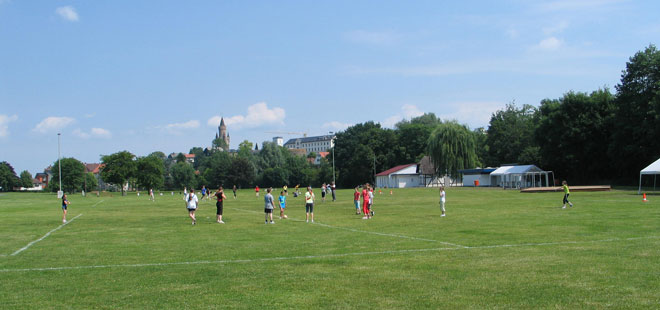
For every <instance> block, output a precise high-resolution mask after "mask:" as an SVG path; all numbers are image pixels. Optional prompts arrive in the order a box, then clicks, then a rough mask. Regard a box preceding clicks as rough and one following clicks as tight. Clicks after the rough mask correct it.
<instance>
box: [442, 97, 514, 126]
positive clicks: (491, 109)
mask: <svg viewBox="0 0 660 310" xmlns="http://www.w3.org/2000/svg"><path fill="white" fill-rule="evenodd" d="M505 105H506V103H505V102H496V101H468V102H455V103H451V104H450V105H449V106H450V108H449V109H445V110H452V108H453V111H452V112H450V113H442V114H439V115H438V117H439V118H441V119H444V120H456V121H458V122H459V123H460V124H467V125H468V126H470V128H472V129H474V128H477V127H487V126H488V123H489V122H490V117H491V116H492V114H493V113H495V112H496V111H497V110H498V109H502V107H504V106H505Z"/></svg>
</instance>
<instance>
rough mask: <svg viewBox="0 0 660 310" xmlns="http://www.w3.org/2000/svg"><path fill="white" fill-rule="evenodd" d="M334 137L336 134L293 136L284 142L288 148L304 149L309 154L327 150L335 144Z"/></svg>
mask: <svg viewBox="0 0 660 310" xmlns="http://www.w3.org/2000/svg"><path fill="white" fill-rule="evenodd" d="M334 138H335V136H334V135H325V136H316V137H303V138H293V139H289V141H287V142H286V143H284V147H286V148H288V149H304V150H305V151H306V152H307V154H309V153H311V152H314V153H318V152H325V151H327V150H329V149H331V148H333V147H334V146H335V142H334Z"/></svg>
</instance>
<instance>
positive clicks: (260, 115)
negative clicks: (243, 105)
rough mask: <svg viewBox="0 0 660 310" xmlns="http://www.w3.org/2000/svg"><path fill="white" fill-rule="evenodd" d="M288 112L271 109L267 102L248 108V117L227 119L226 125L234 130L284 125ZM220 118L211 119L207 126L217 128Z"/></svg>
mask: <svg viewBox="0 0 660 310" xmlns="http://www.w3.org/2000/svg"><path fill="white" fill-rule="evenodd" d="M285 116H286V112H285V111H284V109H282V108H272V109H269V108H268V105H267V104H266V103H265V102H259V103H255V104H253V105H251V106H249V107H248V109H247V114H246V115H235V116H231V117H228V118H225V124H226V125H227V126H232V127H233V128H256V127H261V126H264V125H283V124H284V117H285ZM220 119H221V117H220V116H213V117H211V118H209V120H208V121H207V124H208V125H209V126H214V127H217V126H219V125H220Z"/></svg>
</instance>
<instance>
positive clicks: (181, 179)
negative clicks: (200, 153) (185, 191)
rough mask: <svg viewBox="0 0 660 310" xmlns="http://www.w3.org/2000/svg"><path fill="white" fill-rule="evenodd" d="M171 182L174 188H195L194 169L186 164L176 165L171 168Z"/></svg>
mask: <svg viewBox="0 0 660 310" xmlns="http://www.w3.org/2000/svg"><path fill="white" fill-rule="evenodd" d="M172 181H173V183H174V187H175V188H184V187H187V188H195V186H197V184H196V183H195V169H194V168H193V167H192V165H191V164H189V163H186V162H179V163H176V164H175V165H174V166H172Z"/></svg>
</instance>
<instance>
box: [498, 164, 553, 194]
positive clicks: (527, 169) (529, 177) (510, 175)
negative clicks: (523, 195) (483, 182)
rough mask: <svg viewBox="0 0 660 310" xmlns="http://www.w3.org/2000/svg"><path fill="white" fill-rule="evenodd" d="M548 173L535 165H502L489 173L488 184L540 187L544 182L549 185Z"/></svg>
mask: <svg viewBox="0 0 660 310" xmlns="http://www.w3.org/2000/svg"><path fill="white" fill-rule="evenodd" d="M550 173H552V171H544V170H543V169H541V168H539V167H537V166H535V165H516V166H502V167H499V168H497V169H495V171H493V172H491V173H490V176H491V182H490V184H491V185H499V186H501V187H511V188H526V187H542V186H543V185H544V183H545V186H550V182H549V179H548V175H549V174H550ZM544 179H545V182H543V181H544Z"/></svg>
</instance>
